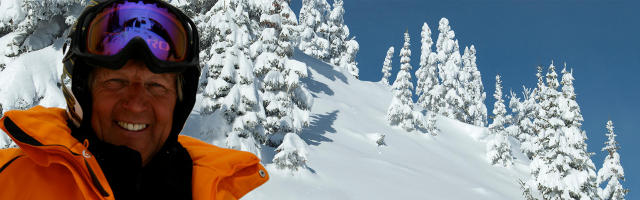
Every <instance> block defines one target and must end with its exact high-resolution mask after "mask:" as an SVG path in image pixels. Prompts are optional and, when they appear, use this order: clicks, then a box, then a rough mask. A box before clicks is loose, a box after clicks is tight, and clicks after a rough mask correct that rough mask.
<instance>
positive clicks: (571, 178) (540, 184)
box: [526, 63, 599, 199]
mask: <svg viewBox="0 0 640 200" xmlns="http://www.w3.org/2000/svg"><path fill="white" fill-rule="evenodd" d="M546 80H547V87H546V88H545V89H543V90H542V94H541V100H542V101H541V103H540V104H541V108H542V110H544V111H546V112H541V113H544V114H545V117H544V118H542V119H544V120H545V123H540V124H541V125H543V126H539V127H541V128H542V130H541V132H540V133H539V135H537V137H536V142H537V143H538V145H540V146H541V148H540V149H539V150H538V151H537V152H536V153H535V156H534V158H533V161H532V162H531V164H530V166H529V168H530V170H531V179H530V180H529V181H528V182H527V184H526V188H527V189H528V190H530V191H531V190H535V193H537V194H538V195H537V196H540V197H541V198H543V199H599V198H598V196H597V190H596V188H595V172H594V165H593V163H592V162H591V159H590V158H589V156H590V155H589V153H587V152H586V144H584V140H585V139H586V137H583V135H584V132H582V131H581V130H580V129H579V120H578V121H573V120H568V121H567V120H565V119H566V118H564V117H563V116H565V113H567V112H568V110H566V109H565V110H562V109H561V106H560V105H559V104H562V103H563V94H561V93H560V92H559V91H558V86H559V83H558V79H557V74H556V72H555V66H554V65H553V63H552V64H551V65H550V66H549V70H548V72H547V75H546ZM563 82H564V83H563V84H569V82H567V81H563ZM573 119H575V118H573ZM583 148H584V149H583Z"/></svg>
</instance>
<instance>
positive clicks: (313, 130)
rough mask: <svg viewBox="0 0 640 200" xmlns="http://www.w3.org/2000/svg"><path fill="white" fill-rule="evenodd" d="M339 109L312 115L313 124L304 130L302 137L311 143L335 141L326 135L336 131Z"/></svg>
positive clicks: (315, 144) (318, 143)
mask: <svg viewBox="0 0 640 200" xmlns="http://www.w3.org/2000/svg"><path fill="white" fill-rule="evenodd" d="M338 112H339V111H338V110H334V111H333V112H329V113H326V114H320V115H314V116H311V124H310V125H309V127H307V128H305V129H304V130H302V133H303V134H302V135H301V137H302V139H303V140H304V141H305V142H307V144H309V145H314V146H318V145H320V143H322V142H333V140H332V139H329V138H327V137H325V136H324V134H326V133H336V129H334V128H333V123H334V122H335V121H336V119H337V118H338V117H337V116H338Z"/></svg>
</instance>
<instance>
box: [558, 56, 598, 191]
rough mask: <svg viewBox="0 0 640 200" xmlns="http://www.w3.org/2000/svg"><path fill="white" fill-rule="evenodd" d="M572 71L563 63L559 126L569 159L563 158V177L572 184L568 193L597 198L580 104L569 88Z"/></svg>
mask: <svg viewBox="0 0 640 200" xmlns="http://www.w3.org/2000/svg"><path fill="white" fill-rule="evenodd" d="M573 80H574V78H573V72H569V71H567V67H566V64H565V67H564V68H563V69H562V81H561V85H562V94H561V95H560V97H559V98H558V101H559V102H558V107H559V108H560V113H561V118H562V120H563V121H564V124H565V127H564V128H562V129H561V131H562V134H563V138H562V139H564V140H565V142H564V143H565V145H566V147H565V148H566V149H564V150H561V151H562V152H561V153H564V154H565V155H566V156H568V157H569V158H570V159H569V160H567V164H566V165H568V166H569V168H568V169H567V173H568V174H569V175H567V176H566V177H565V179H564V182H565V184H567V185H570V186H573V185H576V186H575V187H568V188H567V191H568V193H569V195H570V196H575V197H580V198H582V197H586V198H589V199H597V198H598V197H599V196H598V193H597V191H598V190H597V188H598V186H597V183H596V178H597V176H596V172H595V165H594V164H593V162H592V161H591V154H592V153H590V152H588V151H587V143H586V140H587V134H586V133H585V132H584V130H582V128H581V126H582V121H583V118H582V114H581V112H580V106H579V105H578V103H577V102H576V94H575V92H574V88H573Z"/></svg>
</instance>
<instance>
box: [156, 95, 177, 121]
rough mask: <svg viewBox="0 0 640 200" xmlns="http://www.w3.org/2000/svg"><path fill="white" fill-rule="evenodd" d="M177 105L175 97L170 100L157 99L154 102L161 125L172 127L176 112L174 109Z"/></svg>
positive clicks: (157, 118)
mask: <svg viewBox="0 0 640 200" xmlns="http://www.w3.org/2000/svg"><path fill="white" fill-rule="evenodd" d="M175 105H176V101H175V99H173V100H170V98H169V99H156V101H154V102H153V106H154V111H155V115H156V116H155V117H156V120H157V121H158V123H159V125H161V126H163V127H164V126H166V127H168V128H171V125H172V121H173V114H174V113H173V110H174V108H175Z"/></svg>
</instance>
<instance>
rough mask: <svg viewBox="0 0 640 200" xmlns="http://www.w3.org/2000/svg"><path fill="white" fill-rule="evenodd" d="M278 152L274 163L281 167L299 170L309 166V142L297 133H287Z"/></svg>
mask: <svg viewBox="0 0 640 200" xmlns="http://www.w3.org/2000/svg"><path fill="white" fill-rule="evenodd" d="M276 152H278V153H277V154H276V155H275V157H274V158H273V163H275V164H276V167H277V168H279V169H290V170H293V171H297V170H298V169H301V168H305V167H307V154H308V153H307V143H305V142H304V140H302V139H301V138H300V137H299V136H298V135H297V134H295V133H287V135H285V136H284V140H283V141H282V144H281V145H280V146H278V148H277V149H276Z"/></svg>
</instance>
